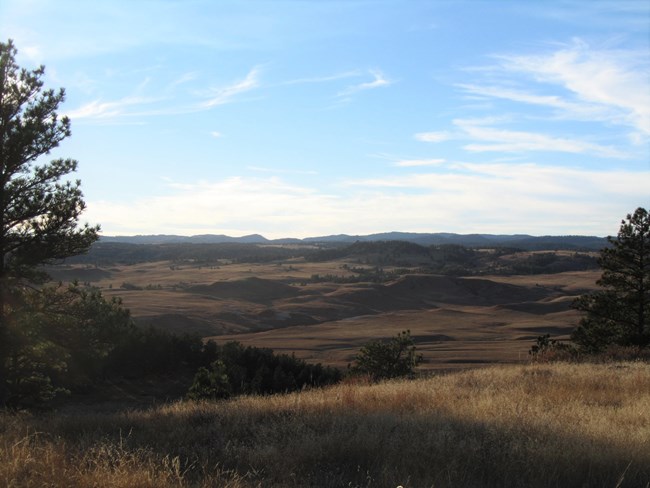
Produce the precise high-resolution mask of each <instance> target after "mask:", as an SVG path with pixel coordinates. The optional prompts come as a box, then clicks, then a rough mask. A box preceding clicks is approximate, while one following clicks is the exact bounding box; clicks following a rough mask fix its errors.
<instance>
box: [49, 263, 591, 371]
mask: <svg viewBox="0 0 650 488" xmlns="http://www.w3.org/2000/svg"><path fill="white" fill-rule="evenodd" d="M344 265H348V267H350V266H357V264H355V263H352V262H345V261H342V260H338V261H329V262H323V263H308V262H305V261H304V260H290V261H286V262H284V263H283V264H278V263H265V264H249V263H244V264H224V265H221V266H219V267H199V266H191V265H183V266H180V267H179V266H176V265H174V264H173V263H170V262H157V263H140V264H136V265H133V266H114V267H111V268H106V269H102V270H97V269H87V268H85V267H82V266H77V267H68V268H65V267H63V268H57V270H58V271H57V273H60V276H59V278H60V279H70V277H71V276H75V274H74V273H75V272H81V273H82V274H83V273H87V275H88V276H86V278H84V277H83V276H81V277H80V278H79V279H80V281H82V282H83V281H84V279H88V280H91V279H92V280H93V281H92V284H93V285H95V286H98V287H99V288H100V289H101V290H102V292H103V293H104V294H105V295H106V296H109V297H111V296H120V297H122V298H123V300H124V305H125V306H126V307H127V308H129V309H130V310H131V312H132V314H133V316H134V317H135V318H136V319H137V320H138V321H139V322H141V323H143V324H153V325H155V326H157V327H161V328H164V329H166V330H169V331H172V332H175V333H185V332H188V333H194V334H198V335H200V336H201V337H206V338H215V339H216V340H217V341H218V342H223V341H227V340H237V341H240V342H242V343H243V344H245V345H251V346H257V347H269V348H271V349H273V350H275V351H277V352H286V353H289V354H291V353H295V354H296V356H298V357H299V358H301V359H305V360H307V361H310V362H320V363H323V364H325V365H329V366H335V367H345V366H346V365H347V364H348V363H349V362H351V361H352V360H353V357H354V355H355V354H356V352H357V351H358V350H359V348H360V347H361V346H362V345H363V344H365V343H366V342H368V341H369V340H371V339H376V338H382V337H384V338H388V337H393V336H395V335H396V334H397V333H398V332H400V331H401V330H403V329H410V330H411V333H412V335H413V337H414V338H415V340H416V343H417V347H418V350H419V352H421V353H422V354H423V355H424V358H425V361H426V362H425V364H424V365H423V368H424V369H432V370H440V369H455V368H464V367H468V366H472V367H473V366H476V365H477V364H491V363H497V362H500V363H510V362H518V361H519V362H521V361H525V360H527V359H528V350H529V349H530V346H531V345H532V344H533V342H534V340H535V338H536V337H537V336H539V335H542V334H545V333H550V334H551V335H552V336H553V337H555V338H562V339H566V338H567V337H568V334H569V333H570V332H571V331H572V330H573V329H574V328H575V326H576V324H577V323H578V320H579V314H578V312H577V311H575V310H572V309H570V304H571V302H572V301H573V299H574V298H575V297H576V296H578V295H580V294H581V293H583V292H584V291H586V290H589V289H593V288H594V286H595V281H596V279H597V278H598V277H599V272H597V271H583V272H566V273H557V274H549V275H522V276H484V277H480V278H475V279H476V280H479V281H486V280H487V281H488V282H489V283H492V284H493V286H491V287H489V288H491V289H492V291H491V292H490V290H483V289H479V290H475V291H476V292H477V293H476V296H475V295H472V294H469V295H467V296H461V295H459V294H458V293H457V292H459V291H460V292H463V290H455V291H454V289H448V288H449V286H448V285H449V283H447V282H445V281H444V279H441V280H440V284H439V286H438V287H436V286H435V284H434V283H433V281H435V279H433V278H432V283H429V285H430V286H429V288H426V289H423V288H420V287H421V286H424V285H425V284H426V283H422V282H418V281H417V280H415V281H413V280H414V278H413V277H411V278H412V279H411V281H409V280H404V282H403V283H402V285H403V286H401V287H400V286H397V287H392V288H391V287H390V286H389V287H388V288H387V289H385V290H383V291H382V290H380V291H376V290H375V291H371V290H370V289H369V288H368V284H365V285H364V284H339V283H309V279H308V278H309V277H310V276H311V275H312V274H320V275H328V274H332V275H339V276H344V275H346V276H347V275H350V274H352V273H351V272H350V271H349V269H344V268H343V266H344ZM172 268H173V269H172ZM56 276H57V275H56V273H55V277H56ZM93 277H96V280H95V278H93ZM253 277H254V278H259V279H262V280H265V282H266V285H268V287H269V290H268V291H271V292H277V297H276V298H274V299H271V298H269V296H271V297H273V296H275V295H274V294H273V293H271V295H269V296H265V294H264V293H260V292H259V290H257V291H256V290H255V288H254V287H251V289H249V290H246V288H245V287H246V283H247V280H248V279H250V278H253ZM398 281H399V280H398ZM303 282H305V283H306V284H303ZM122 283H130V284H132V285H134V286H135V287H139V288H141V289H130V290H125V289H122V288H120V286H121V284H122ZM274 283H276V284H277V285H278V288H277V289H275V290H274V289H273V284H274ZM215 284H218V285H220V286H223V285H227V286H228V289H227V290H226V291H229V292H230V293H223V290H221V291H222V292H221V293H209V290H208V291H206V289H205V288H206V287H207V288H210V287H214V286H215ZM287 284H290V285H291V286H293V287H294V289H295V290H296V293H297V294H298V296H289V297H283V295H282V293H281V291H282V290H284V289H286V286H287ZM387 285H390V284H387ZM406 285H412V286H413V287H414V290H411V289H410V288H409V286H406ZM496 285H516V286H517V287H519V289H518V290H516V291H517V293H516V294H515V295H514V296H511V295H510V292H509V289H508V288H507V287H504V288H503V290H502V291H500V292H499V293H500V296H497V297H493V298H496V301H495V303H496V304H495V305H491V304H483V305H481V302H480V299H481V298H485V294H486V293H485V292H486V291H487V292H489V293H488V294H490V293H494V292H495V291H494V288H497V286H496ZM237 286H241V287H242V288H241V289H238V291H239V292H240V293H232V292H233V290H232V289H231V288H232V287H235V288H236V287H237ZM201 290H203V291H204V292H201ZM466 291H467V290H465V292H466ZM540 291H542V292H543V293H542V294H541V295H542V296H543V298H539V297H538V296H537V295H538V293H540ZM522 293H523V295H522ZM415 295H417V297H418V300H421V301H419V302H418V300H414V299H415ZM528 295H529V296H528ZM436 297H437V298H436ZM429 302H430V303H429ZM405 303H406V305H405ZM291 317H293V318H291ZM269 329H271V330H269Z"/></svg>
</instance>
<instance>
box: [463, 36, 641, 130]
mask: <svg viewBox="0 0 650 488" xmlns="http://www.w3.org/2000/svg"><path fill="white" fill-rule="evenodd" d="M495 59H497V60H498V61H499V63H500V64H499V68H500V69H501V70H503V73H505V74H507V73H511V74H521V75H524V76H527V77H528V78H529V79H531V80H532V81H534V82H537V83H542V84H545V85H546V86H547V87H548V88H549V89H550V88H551V87H560V88H562V89H564V90H565V91H564V93H562V94H561V95H537V94H532V93H529V92H527V91H522V90H513V89H512V88H511V87H503V86H481V85H480V84H465V85H461V87H463V88H464V89H466V90H467V91H469V92H472V93H475V94H481V95H484V96H491V97H497V98H507V99H510V100H513V101H518V102H523V103H533V104H537V105H547V106H549V107H552V108H555V109H561V110H562V111H563V113H564V115H565V116H568V117H575V118H577V119H584V118H585V116H590V117H597V118H598V119H599V120H608V121H610V122H613V123H616V124H624V125H628V126H630V127H633V128H634V129H635V130H637V131H639V132H641V133H642V134H645V135H646V136H650V81H649V80H650V57H649V56H648V54H647V52H645V51H644V52H639V51H631V50H625V51H624V50H618V49H594V48H592V47H591V46H590V45H589V44H587V43H586V42H584V41H582V40H580V39H574V40H573V42H572V43H571V44H568V45H564V46H562V47H561V48H560V49H557V50H555V51H552V52H547V53H542V54H532V55H498V56H495Z"/></svg>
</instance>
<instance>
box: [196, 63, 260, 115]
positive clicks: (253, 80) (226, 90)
mask: <svg viewBox="0 0 650 488" xmlns="http://www.w3.org/2000/svg"><path fill="white" fill-rule="evenodd" d="M259 76H260V69H259V67H254V68H253V69H251V70H250V71H249V72H248V74H247V75H246V77H245V78H244V79H243V80H239V81H236V82H234V83H232V84H230V85H226V86H222V87H218V88H213V89H212V90H210V93H209V95H208V97H207V100H205V101H204V102H203V103H202V104H201V106H203V107H205V108H212V107H215V106H217V105H224V104H226V103H230V102H232V101H233V99H234V98H235V97H236V96H237V95H240V94H241V93H245V92H248V91H251V90H253V89H255V88H258V87H259V86H260V82H259Z"/></svg>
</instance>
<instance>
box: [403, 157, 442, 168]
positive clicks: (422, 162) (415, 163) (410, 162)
mask: <svg viewBox="0 0 650 488" xmlns="http://www.w3.org/2000/svg"><path fill="white" fill-rule="evenodd" d="M444 162H445V160H444V159H402V160H401V161H397V162H396V163H395V166H398V167H400V168H411V167H419V166H440V165H441V164H443V163H444Z"/></svg>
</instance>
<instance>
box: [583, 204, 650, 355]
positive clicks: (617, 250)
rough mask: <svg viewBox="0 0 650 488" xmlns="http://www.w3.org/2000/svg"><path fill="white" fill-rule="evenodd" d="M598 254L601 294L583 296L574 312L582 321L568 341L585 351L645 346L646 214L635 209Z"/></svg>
mask: <svg viewBox="0 0 650 488" xmlns="http://www.w3.org/2000/svg"><path fill="white" fill-rule="evenodd" d="M609 242H610V244H611V245H610V246H609V247H607V248H605V249H603V250H602V251H601V254H600V259H599V263H600V266H601V268H602V269H603V274H602V276H601V278H600V280H598V282H597V283H598V285H599V286H600V287H601V288H602V289H601V290H600V291H597V292H595V293H591V294H588V295H583V296H582V297H580V298H579V299H578V300H577V301H576V303H575V308H577V309H578V310H580V311H582V312H585V314H586V315H585V317H584V318H583V319H582V320H581V322H580V325H579V326H578V328H577V329H576V330H575V331H574V333H573V334H572V337H571V338H572V340H573V341H574V342H575V343H576V344H578V345H579V346H580V347H581V348H582V349H583V350H585V351H586V352H600V351H602V350H603V349H605V348H606V347H607V346H609V345H621V346H638V347H647V346H648V345H649V344H650V215H649V214H648V211H647V210H646V209H644V208H637V209H636V211H635V212H634V213H633V214H629V215H628V216H627V218H626V219H625V220H623V221H622V222H621V227H620V230H619V231H618V236H617V237H616V238H612V237H610V238H609Z"/></svg>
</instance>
